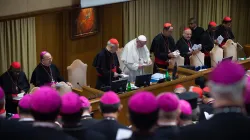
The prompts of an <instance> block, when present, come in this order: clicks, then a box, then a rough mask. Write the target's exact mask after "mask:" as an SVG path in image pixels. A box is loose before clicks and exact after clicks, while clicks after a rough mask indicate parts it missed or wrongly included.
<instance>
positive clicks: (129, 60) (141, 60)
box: [121, 35, 152, 82]
mask: <svg viewBox="0 0 250 140" xmlns="http://www.w3.org/2000/svg"><path fill="white" fill-rule="evenodd" d="M146 43H147V38H146V37H145V36H144V35H140V36H139V37H138V38H135V39H133V40H131V41H130V42H128V43H127V44H126V45H125V47H124V49H123V52H122V55H121V61H122V62H123V63H124V67H123V68H122V71H123V72H124V73H125V74H127V75H129V81H130V82H134V81H135V78H136V76H139V75H143V73H144V67H146V66H150V65H151V64H152V61H151V59H150V54H149V50H148V48H147V46H146Z"/></svg>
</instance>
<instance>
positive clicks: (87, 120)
mask: <svg viewBox="0 0 250 140" xmlns="http://www.w3.org/2000/svg"><path fill="white" fill-rule="evenodd" d="M80 100H81V103H82V110H83V113H82V117H81V123H82V124H83V127H84V128H88V127H90V126H93V125H94V124H96V123H98V122H99V120H96V119H94V118H93V117H92V116H91V115H90V113H91V111H92V106H91V105H90V102H89V100H88V99H87V98H86V97H84V96H81V97H80Z"/></svg>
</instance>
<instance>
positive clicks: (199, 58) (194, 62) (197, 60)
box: [189, 51, 205, 67]
mask: <svg viewBox="0 0 250 140" xmlns="http://www.w3.org/2000/svg"><path fill="white" fill-rule="evenodd" d="M204 58H205V55H204V53H202V52H201V51H199V52H198V53H197V54H195V55H191V56H190V58H189V59H190V65H191V66H195V67H198V66H203V65H204Z"/></svg>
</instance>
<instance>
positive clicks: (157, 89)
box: [74, 67, 202, 125]
mask: <svg viewBox="0 0 250 140" xmlns="http://www.w3.org/2000/svg"><path fill="white" fill-rule="evenodd" d="M169 69H170V73H171V71H172V68H171V67H170V68H169ZM161 71H162V72H163V73H165V70H163V69H161ZM177 73H178V75H179V77H180V78H179V79H177V80H173V81H168V82H164V83H159V84H153V85H151V86H149V87H144V88H139V89H137V90H133V91H130V92H125V93H123V94H119V97H120V99H121V104H122V105H123V109H122V111H121V112H120V115H119V118H118V121H119V122H120V123H122V124H124V125H130V122H129V119H128V117H127V116H128V99H129V98H130V97H131V96H132V95H133V94H135V93H136V92H138V91H150V92H152V93H154V94H155V95H158V94H160V93H162V92H166V91H169V92H170V91H173V90H174V88H175V86H176V85H177V84H182V85H183V86H184V87H186V88H188V87H190V86H192V85H195V79H196V78H198V77H200V76H202V73H197V72H195V71H192V70H189V69H185V68H178V70H177ZM170 75H171V74H170ZM74 92H76V93H78V94H79V95H81V96H86V97H89V96H93V94H94V95H97V96H100V95H102V94H103V91H99V90H96V89H92V88H90V87H86V86H84V87H83V89H82V90H79V89H74ZM99 101H100V98H96V99H92V100H90V102H91V105H92V111H93V113H94V118H97V119H101V118H102V115H101V113H100V111H99Z"/></svg>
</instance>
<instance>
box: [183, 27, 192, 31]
mask: <svg viewBox="0 0 250 140" xmlns="http://www.w3.org/2000/svg"><path fill="white" fill-rule="evenodd" d="M187 30H191V29H190V28H188V27H186V28H184V30H183V31H187Z"/></svg>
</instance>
